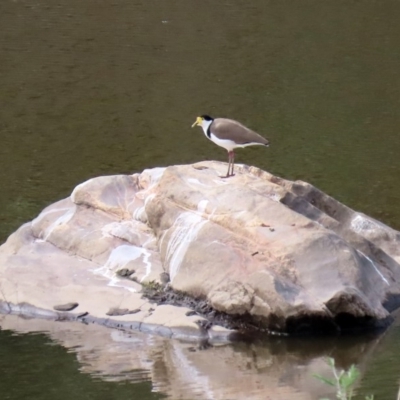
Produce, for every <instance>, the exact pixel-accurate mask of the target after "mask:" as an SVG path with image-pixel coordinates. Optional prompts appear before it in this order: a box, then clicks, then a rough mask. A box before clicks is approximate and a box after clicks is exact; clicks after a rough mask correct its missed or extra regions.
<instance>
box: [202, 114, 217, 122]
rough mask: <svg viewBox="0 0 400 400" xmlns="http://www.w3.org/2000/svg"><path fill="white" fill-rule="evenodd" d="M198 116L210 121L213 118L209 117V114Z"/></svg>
mask: <svg viewBox="0 0 400 400" xmlns="http://www.w3.org/2000/svg"><path fill="white" fill-rule="evenodd" d="M200 118H203V119H204V120H206V121H212V120H213V119H214V118H213V117H210V116H209V115H202V116H201V117H200Z"/></svg>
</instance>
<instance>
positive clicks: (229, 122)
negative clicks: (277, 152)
mask: <svg viewBox="0 0 400 400" xmlns="http://www.w3.org/2000/svg"><path fill="white" fill-rule="evenodd" d="M196 125H198V126H201V127H202V128H203V131H204V134H205V135H206V136H207V138H208V139H210V140H211V141H212V142H214V143H215V144H217V145H218V146H221V147H223V148H224V149H226V150H227V151H228V172H227V173H226V176H224V178H228V177H230V176H233V175H234V173H233V168H234V163H235V153H234V152H233V150H234V149H236V148H237V147H247V146H254V145H261V146H267V147H268V146H269V141H268V140H267V139H265V138H264V137H262V136H260V135H259V134H258V133H256V132H254V131H252V130H251V129H249V128H247V127H245V126H244V125H242V124H241V123H239V122H237V121H234V120H233V119H226V118H212V117H210V116H208V115H202V116H200V117H197V119H196V122H195V123H194V124H193V125H192V128H193V127H195V126H196Z"/></svg>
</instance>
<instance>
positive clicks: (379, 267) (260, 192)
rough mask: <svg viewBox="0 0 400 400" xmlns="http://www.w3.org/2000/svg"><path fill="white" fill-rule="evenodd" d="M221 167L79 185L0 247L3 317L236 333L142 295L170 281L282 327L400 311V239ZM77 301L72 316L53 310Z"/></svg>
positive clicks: (304, 192) (278, 183)
mask: <svg viewBox="0 0 400 400" xmlns="http://www.w3.org/2000/svg"><path fill="white" fill-rule="evenodd" d="M224 169H226V164H224V163H217V162H202V163H198V164H194V165H182V166H172V167H168V168H156V169H151V170H145V171H143V172H142V173H141V174H134V175H132V176H105V177H99V178H95V179H91V180H89V181H87V182H84V183H82V184H81V185H78V186H77V187H76V188H75V190H74V191H73V193H72V194H71V196H70V198H67V199H64V200H61V201H59V202H57V203H55V204H53V205H51V206H49V207H47V208H46V209H45V210H43V212H42V213H41V214H40V215H39V216H38V217H37V218H36V219H34V220H33V221H32V222H30V223H27V224H25V225H23V226H22V227H21V228H20V229H19V230H18V231H17V232H15V233H14V234H13V235H11V236H10V237H9V239H8V240H7V242H6V243H5V244H4V245H2V246H1V247H0V280H1V286H0V295H1V297H2V300H3V302H2V311H3V312H13V313H26V312H28V313H30V314H35V313H36V314H37V313H38V314H41V315H43V316H47V317H49V318H58V319H63V318H64V319H65V318H76V317H77V316H79V315H82V313H87V314H86V315H85V316H84V317H83V318H86V320H88V319H90V320H91V321H93V322H100V323H104V324H108V325H110V326H117V325H120V326H123V327H125V328H130V327H132V329H140V330H142V331H149V330H150V331H155V332H156V333H160V334H163V335H166V336H176V337H182V335H183V336H185V337H196V338H204V335H207V336H209V337H213V335H214V337H228V336H229V334H230V331H228V330H225V331H224V332H223V333H221V329H220V328H218V329H217V328H215V327H213V328H211V329H210V330H207V331H206V332H205V330H204V329H201V327H200V328H199V325H202V324H199V323H198V320H199V316H198V315H190V313H188V311H189V309H187V308H182V307H175V306H173V305H158V306H156V305H154V304H149V302H148V301H147V300H146V299H143V298H142V296H141V293H140V290H141V285H142V284H152V283H153V282H159V283H160V284H165V282H166V280H165V276H167V277H168V279H169V280H170V282H169V283H168V285H170V287H172V288H173V289H174V290H177V291H182V292H185V293H186V294H188V295H190V296H192V297H194V298H199V299H202V300H204V299H205V300H207V302H208V304H209V305H210V306H212V307H213V308H214V309H215V310H216V311H218V312H222V313H226V314H229V315H233V316H243V318H246V319H247V320H251V321H252V322H253V323H254V324H256V325H257V326H260V327H263V328H265V329H267V330H271V331H279V332H289V333H291V332H299V331H302V330H306V331H308V330H313V329H317V330H321V329H322V330H325V329H328V330H332V329H333V330H335V329H342V328H346V327H349V326H353V327H354V326H359V325H360V324H362V325H365V324H369V325H373V326H376V325H380V324H383V323H384V322H387V319H388V317H389V313H390V312H391V311H392V310H394V309H395V308H397V307H398V306H399V304H400V296H399V295H400V286H399V282H400V266H399V262H400V247H399V242H400V235H399V232H397V231H395V230H393V229H391V228H389V227H388V226H386V225H384V224H382V223H380V222H378V221H376V220H374V219H372V218H370V217H368V216H366V215H364V214H361V213H358V212H355V211H353V210H351V209H350V208H348V207H346V206H344V205H343V204H341V203H339V202H337V201H336V200H334V199H333V198H331V197H329V196H328V195H326V194H324V193H323V192H321V191H319V190H318V189H316V188H315V187H313V186H312V185H310V184H307V183H304V182H300V181H296V182H290V181H286V180H283V179H280V178H278V177H275V176H273V175H271V174H269V173H267V172H264V171H262V170H259V169H257V168H254V167H247V166H241V167H238V168H237V171H236V176H234V177H232V178H229V179H222V178H220V175H222V174H223V172H224ZM119 271H120V272H119ZM118 272H119V273H118ZM167 274H168V275H167ZM160 276H161V279H162V282H161V281H160ZM71 302H76V303H79V306H78V307H77V308H76V309H75V310H73V311H74V312H73V313H72V312H70V313H68V312H67V313H60V312H55V311H54V310H53V307H54V306H56V305H60V304H65V303H71ZM110 309H114V310H127V312H126V313H125V312H123V313H121V312H115V313H111V314H112V315H110V312H109V311H110ZM27 310H29V311H27ZM35 310H36V311H37V312H36V311H35ZM129 310H135V313H131V312H129ZM36 314H35V315H36ZM81 318H82V317H81ZM203 325H204V324H203ZM213 332H214V333H213Z"/></svg>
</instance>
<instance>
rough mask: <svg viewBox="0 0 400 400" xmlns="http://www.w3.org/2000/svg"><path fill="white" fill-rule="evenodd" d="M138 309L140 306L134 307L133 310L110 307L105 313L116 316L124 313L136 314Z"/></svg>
mask: <svg viewBox="0 0 400 400" xmlns="http://www.w3.org/2000/svg"><path fill="white" fill-rule="evenodd" d="M139 311H140V308H135V309H134V310H129V309H128V308H118V307H112V308H110V310H109V311H108V312H107V313H106V315H109V316H118V315H126V314H136V313H138V312H139Z"/></svg>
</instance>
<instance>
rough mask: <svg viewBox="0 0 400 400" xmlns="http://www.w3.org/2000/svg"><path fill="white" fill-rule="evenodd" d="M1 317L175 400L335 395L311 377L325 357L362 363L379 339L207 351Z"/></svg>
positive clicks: (101, 369)
mask: <svg viewBox="0 0 400 400" xmlns="http://www.w3.org/2000/svg"><path fill="white" fill-rule="evenodd" d="M0 323H1V326H2V328H3V329H4V330H7V329H10V330H14V331H16V332H19V333H24V332H32V331H37V332H45V333H46V334H47V335H49V336H50V337H51V339H52V340H53V341H55V342H56V343H59V344H60V345H62V346H63V347H65V348H67V349H69V351H70V352H73V353H74V354H75V355H76V359H77V360H78V362H79V370H80V371H81V372H82V373H84V374H90V375H91V376H94V377H97V378H101V380H103V381H107V382H130V383H132V382H141V381H149V380H151V382H152V391H153V392H155V393H159V394H166V395H167V397H168V398H170V399H178V398H184V399H186V398H187V399H239V398H247V399H266V398H271V399H282V400H284V399H285V400H290V399H310V400H311V399H316V398H319V397H323V396H324V395H329V394H332V392H329V390H330V388H329V387H328V388H327V387H326V386H324V385H323V384H321V383H320V382H318V381H317V380H316V379H315V378H313V376H312V375H313V374H314V373H317V372H318V373H320V374H323V375H326V376H330V370H329V368H328V366H327V365H326V362H325V358H326V357H327V356H330V357H334V358H335V359H336V362H337V365H338V366H339V367H342V368H347V367H348V366H349V365H350V364H351V363H357V364H360V363H361V364H363V362H364V361H365V359H366V357H367V356H368V354H369V353H370V352H371V351H372V350H373V349H374V347H375V346H376V344H377V343H378V342H379V338H374V337H372V336H371V337H370V338H366V337H365V338H362V339H361V338H354V337H353V338H352V337H347V338H346V337H343V338H320V339H312V340H311V339H305V340H300V339H288V338H284V339H283V338H270V339H268V340H267V341H264V342H259V343H236V344H233V345H221V346H215V347H210V348H208V349H206V350H202V349H201V347H199V346H197V347H193V344H192V343H187V344H185V343H182V342H179V341H173V340H166V339H164V338H160V337H156V336H145V335H142V334H139V333H138V334H136V333H127V332H123V331H118V330H112V329H107V328H103V327H99V326H95V325H85V324H80V323H72V322H63V323H54V322H52V321H46V320H27V319H22V318H20V317H17V316H3V317H2V318H1V322H0ZM31 362H33V360H32V361H31ZM266 394H267V397H265V396H266ZM268 396H269V397H268ZM122 398H123V399H124V398H125V397H122ZM144 398H146V397H144ZM147 398H150V397H147Z"/></svg>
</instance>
